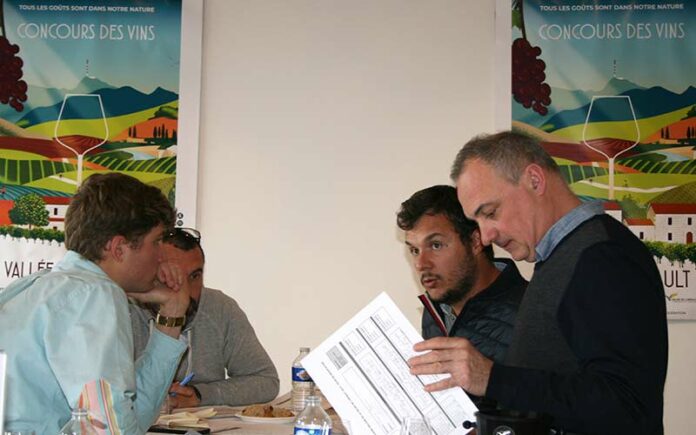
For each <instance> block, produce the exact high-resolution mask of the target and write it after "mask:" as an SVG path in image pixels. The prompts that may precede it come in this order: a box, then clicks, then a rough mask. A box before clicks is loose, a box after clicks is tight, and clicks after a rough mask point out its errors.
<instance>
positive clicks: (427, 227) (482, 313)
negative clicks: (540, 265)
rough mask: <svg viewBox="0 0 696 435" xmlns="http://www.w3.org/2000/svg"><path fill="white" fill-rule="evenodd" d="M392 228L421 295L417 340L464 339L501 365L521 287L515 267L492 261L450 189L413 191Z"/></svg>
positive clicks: (473, 224) (479, 236) (511, 263)
mask: <svg viewBox="0 0 696 435" xmlns="http://www.w3.org/2000/svg"><path fill="white" fill-rule="evenodd" d="M397 225H398V226H399V228H401V229H402V230H404V231H405V241H406V246H407V247H408V250H409V253H410V254H411V257H412V258H413V267H414V269H415V270H416V272H417V273H418V275H419V278H420V282H421V284H422V285H423V287H424V288H425V291H426V297H422V298H421V300H422V301H423V303H424V305H425V307H426V309H425V310H424V311H423V318H422V333H423V337H424V338H426V339H428V338H433V337H440V336H449V337H464V338H467V339H468V340H469V341H470V342H471V343H472V344H473V345H474V346H475V347H476V348H477V349H478V350H479V351H480V352H481V353H482V354H484V355H486V356H487V357H488V358H491V359H493V360H494V361H502V360H503V358H504V356H505V352H506V351H507V348H508V344H509V343H510V339H511V338H512V329H513V326H514V323H515V317H516V315H517V308H518V306H519V304H520V301H521V300H522V296H523V294H524V289H525V287H526V285H527V282H526V281H525V280H524V278H522V276H520V273H519V271H518V270H517V267H516V266H515V263H514V262H512V261H511V260H508V259H497V258H495V259H494V258H493V249H492V248H491V246H484V245H483V244H482V243H481V234H480V231H479V229H478V226H477V225H476V223H475V222H474V221H471V220H469V219H467V218H466V217H465V216H464V212H463V211H462V206H461V205H460V203H459V200H458V199H457V191H456V189H455V188H454V187H452V186H432V187H429V188H427V189H423V190H421V191H418V192H416V193H414V194H413V196H411V197H410V198H409V199H408V200H406V201H405V202H403V203H402V204H401V210H400V211H399V213H398V215H397Z"/></svg>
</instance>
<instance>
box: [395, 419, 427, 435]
mask: <svg viewBox="0 0 696 435" xmlns="http://www.w3.org/2000/svg"><path fill="white" fill-rule="evenodd" d="M432 433H433V430H432V429H431V428H430V425H429V424H428V422H427V420H425V418H422V417H404V418H403V419H402V420H401V429H400V430H399V435H432Z"/></svg>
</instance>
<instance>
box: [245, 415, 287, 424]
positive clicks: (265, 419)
mask: <svg viewBox="0 0 696 435" xmlns="http://www.w3.org/2000/svg"><path fill="white" fill-rule="evenodd" d="M237 417H239V419H240V420H242V421H246V422H249V423H274V424H284V423H292V422H293V421H295V416H292V417H252V416H250V415H242V414H241V413H239V414H237Z"/></svg>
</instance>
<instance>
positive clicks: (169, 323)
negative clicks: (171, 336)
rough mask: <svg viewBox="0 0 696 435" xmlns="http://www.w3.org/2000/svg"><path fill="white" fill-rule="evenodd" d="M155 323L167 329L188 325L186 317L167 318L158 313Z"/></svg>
mask: <svg viewBox="0 0 696 435" xmlns="http://www.w3.org/2000/svg"><path fill="white" fill-rule="evenodd" d="M155 323H156V324H158V325H162V326H166V327H167V328H175V327H177V326H184V323H186V316H181V317H167V316H163V315H161V314H159V313H157V317H155Z"/></svg>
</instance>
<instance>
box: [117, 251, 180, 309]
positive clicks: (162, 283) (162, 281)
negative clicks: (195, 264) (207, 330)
mask: <svg viewBox="0 0 696 435" xmlns="http://www.w3.org/2000/svg"><path fill="white" fill-rule="evenodd" d="M128 296H130V297H132V298H133V299H136V300H138V301H140V302H145V303H152V304H158V305H159V312H160V314H162V315H163V316H167V317H181V316H183V315H185V314H186V309H187V308H188V305H189V301H190V297H189V291H188V286H187V281H186V280H185V279H184V276H183V274H182V272H181V269H180V268H179V266H178V265H176V264H175V263H172V262H167V261H164V262H162V263H160V265H159V269H158V271H157V279H156V280H155V282H154V285H153V287H152V288H151V289H150V290H149V291H147V292H144V293H128Z"/></svg>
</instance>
